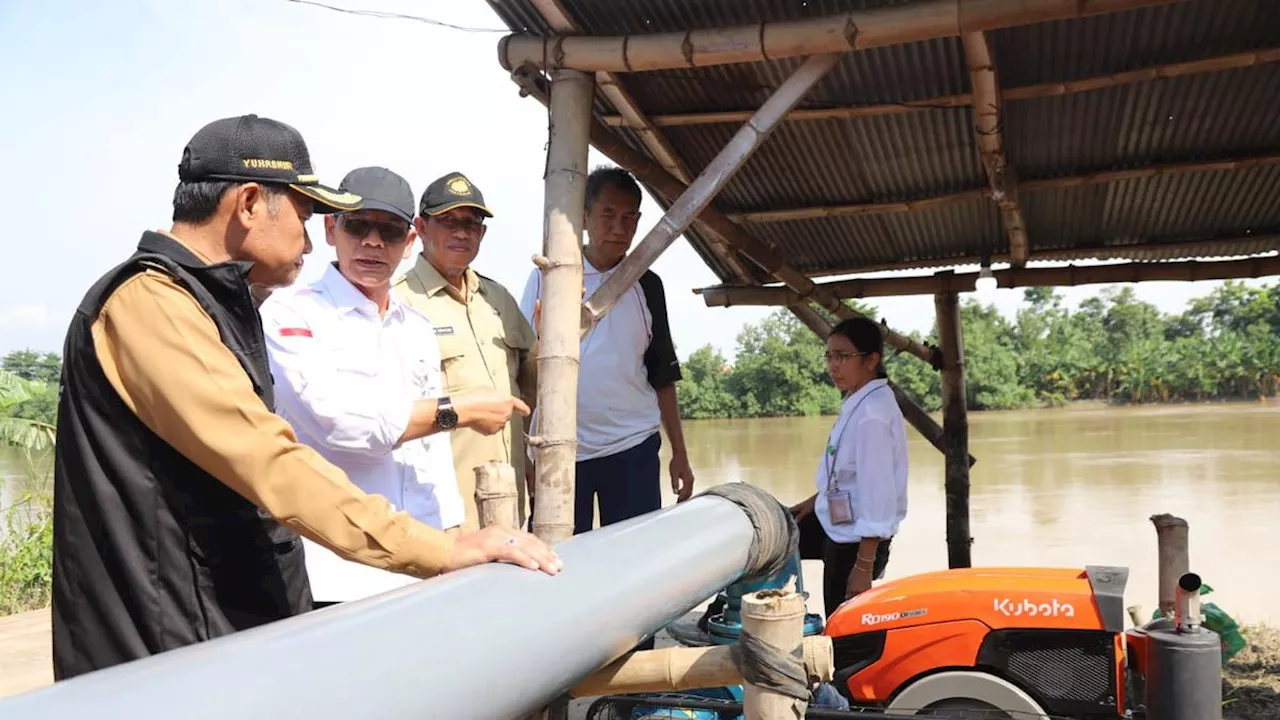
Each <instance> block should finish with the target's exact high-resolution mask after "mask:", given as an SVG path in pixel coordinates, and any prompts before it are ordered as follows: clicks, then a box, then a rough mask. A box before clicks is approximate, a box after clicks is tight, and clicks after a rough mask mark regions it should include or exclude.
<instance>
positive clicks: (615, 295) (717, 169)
mask: <svg viewBox="0 0 1280 720" xmlns="http://www.w3.org/2000/svg"><path fill="white" fill-rule="evenodd" d="M839 60H840V56H839V55H837V54H830V55H814V56H812V57H810V58H809V59H807V60H805V62H804V64H803V65H801V66H800V68H799V69H798V70H796V71H795V73H793V74H792V75H791V76H790V77H788V78H787V79H786V81H784V82H783V83H782V85H781V86H780V87H779V88H778V89H777V91H775V92H774V93H773V95H771V96H770V97H769V99H768V100H766V101H765V103H764V105H762V106H761V107H760V110H759V111H757V112H756V114H755V116H753V117H752V119H751V120H749V121H747V122H746V123H745V124H743V126H742V127H741V128H739V129H738V132H736V133H734V136H733V138H732V139H731V140H729V143H728V144H727V145H726V146H725V147H724V148H723V149H722V150H721V151H720V152H719V153H717V154H716V156H715V157H714V158H712V160H711V162H710V163H708V164H707V167H706V169H704V170H703V171H702V172H701V173H699V175H698V177H697V179H695V180H694V181H693V184H691V185H689V187H688V189H686V190H685V191H684V193H682V194H681V195H680V197H679V198H678V199H677V200H676V201H675V202H674V203H673V204H672V205H671V208H670V209H669V210H667V212H666V213H665V214H664V215H663V216H662V219H661V220H659V221H658V224H657V225H656V226H654V228H653V229H652V230H650V231H649V232H648V234H646V235H645V237H644V239H643V240H641V241H640V244H639V245H637V246H636V247H635V248H634V249H633V250H632V251H631V253H629V254H628V255H627V257H625V258H623V260H622V262H621V263H619V264H618V267H617V268H616V269H615V270H614V271H613V272H612V273H611V274H610V275H609V278H608V279H607V280H605V281H604V283H602V284H601V285H600V287H599V288H597V289H596V291H595V292H594V293H592V294H591V297H589V298H587V301H586V302H585V303H584V304H583V308H582V332H583V333H586V331H587V330H589V329H590V328H591V327H592V326H593V325H595V324H596V323H598V322H600V319H601V318H603V317H604V315H605V313H607V312H609V309H610V308H612V307H613V306H614V304H615V303H617V302H618V300H619V299H620V298H621V297H622V296H623V295H625V294H626V293H627V291H628V290H630V289H631V287H632V286H634V285H635V283H636V281H637V280H639V279H640V276H641V275H643V274H644V273H645V271H646V270H648V269H649V267H650V266H651V265H653V263H654V261H655V260H657V259H658V256H659V255H661V254H662V252H663V251H664V250H666V249H667V248H668V247H670V246H671V243H673V242H675V239H676V238H677V237H679V236H680V235H681V234H683V233H684V231H685V230H686V229H687V228H688V227H689V225H690V223H692V222H693V219H694V218H695V217H697V216H698V214H699V213H700V212H702V210H703V208H705V207H707V206H708V205H710V204H711V200H712V199H713V198H714V197H715V196H716V194H717V193H719V192H720V190H721V189H722V188H724V186H725V184H727V183H728V182H729V180H730V179H731V178H733V176H734V174H736V173H737V172H738V170H739V169H741V168H742V165H743V164H744V163H746V161H747V159H748V158H750V157H751V156H752V155H753V154H754V153H755V151H756V150H757V149H758V148H759V147H760V145H761V143H763V142H764V141H765V140H766V139H767V138H768V137H769V135H770V134H771V133H772V132H773V129H774V128H775V127H777V125H778V122H779V120H781V119H782V116H783V115H785V114H786V113H787V111H788V110H790V109H791V108H792V107H793V106H795V104H796V103H797V102H799V101H800V99H801V98H802V97H804V95H805V93H807V92H809V89H810V88H812V87H813V86H814V84H815V83H817V82H818V81H819V80H821V79H822V77H823V76H824V75H826V74H827V71H829V70H830V69H831V68H832V67H834V66H835V64H836V63H837V62H839ZM553 99H554V96H553Z"/></svg>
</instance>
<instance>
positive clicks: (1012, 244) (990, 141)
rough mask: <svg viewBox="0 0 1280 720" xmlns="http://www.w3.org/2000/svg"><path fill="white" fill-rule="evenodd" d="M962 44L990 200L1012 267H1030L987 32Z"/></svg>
mask: <svg viewBox="0 0 1280 720" xmlns="http://www.w3.org/2000/svg"><path fill="white" fill-rule="evenodd" d="M960 41H961V43H962V44H963V45H964V57H965V64H966V65H968V67H969V81H970V85H971V86H972V87H973V115H974V120H975V121H976V122H975V124H974V129H975V131H976V132H977V135H978V153H979V154H980V155H981V156H982V166H983V169H984V170H985V171H986V173H987V186H988V188H989V189H990V191H991V199H993V200H995V201H996V204H997V205H998V206H999V207H1000V218H1001V219H1002V220H1003V221H1004V231H1005V236H1006V237H1007V238H1008V240H1009V255H1010V257H1012V258H1013V266H1014V267H1022V266H1023V265H1026V264H1027V253H1028V248H1029V245H1030V241H1029V240H1028V238H1027V223H1026V221H1025V220H1024V219H1023V217H1022V207H1021V205H1019V204H1018V178H1017V172H1016V171H1015V170H1014V168H1013V166H1012V165H1010V164H1009V159H1008V157H1006V156H1005V152H1004V132H1003V130H1002V129H1001V128H1002V126H1003V122H1001V119H1002V114H1003V109H1002V108H1001V106H1000V82H999V80H998V79H997V78H996V64H995V60H994V59H992V56H991V46H990V44H989V43H988V42H987V36H986V34H985V33H982V32H967V33H964V34H963V35H961V36H960Z"/></svg>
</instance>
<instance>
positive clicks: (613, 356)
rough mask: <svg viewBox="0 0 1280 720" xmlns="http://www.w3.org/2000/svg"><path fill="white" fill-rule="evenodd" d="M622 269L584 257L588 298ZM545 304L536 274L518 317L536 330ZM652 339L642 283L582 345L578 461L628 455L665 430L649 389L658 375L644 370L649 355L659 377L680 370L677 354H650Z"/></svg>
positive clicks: (536, 272) (667, 339) (539, 274)
mask: <svg viewBox="0 0 1280 720" xmlns="http://www.w3.org/2000/svg"><path fill="white" fill-rule="evenodd" d="M619 266H620V264H619ZM619 266H614V267H613V268H612V269H610V270H608V271H601V270H598V269H596V268H595V267H594V266H593V265H592V264H591V262H590V261H588V260H587V259H586V258H585V257H584V258H583V259H582V283H583V285H584V286H585V288H586V293H587V297H591V294H592V293H593V292H595V291H596V289H597V288H599V287H600V286H601V285H602V284H604V281H605V280H607V279H609V276H610V275H612V274H613V273H614V271H616V270H617V268H618V267H619ZM655 280H656V276H655ZM659 287H660V286H659ZM541 298H542V272H541V271H539V270H537V269H535V270H534V271H533V272H532V273H531V274H530V275H529V280H528V281H527V282H526V283H525V288H524V295H523V297H522V298H521V300H520V311H521V312H522V313H524V316H525V317H526V318H527V319H528V320H529V324H530V325H532V324H533V306H534V301H536V300H540V299H541ZM664 302H665V299H664ZM660 320H665V318H661V319H660ZM658 330H659V331H662V332H663V335H664V337H663V338H657V339H665V343H664V344H663V345H664V347H665V346H669V345H670V331H669V330H667V329H666V327H665V325H663V326H662V327H659V328H658ZM654 335H655V328H654V318H653V316H652V314H651V313H650V312H649V304H648V302H647V299H646V297H645V294H644V288H642V287H641V283H636V284H634V285H632V286H631V289H629V290H627V293H626V295H624V296H623V297H622V299H621V300H619V301H618V303H617V304H616V305H614V306H613V308H612V309H611V310H609V312H608V313H606V314H605V316H604V318H603V319H601V320H600V322H599V323H597V324H596V326H595V327H594V328H592V329H591V330H590V331H588V333H587V335H586V337H584V338H583V339H582V342H581V344H580V346H579V370H578V457H577V459H578V460H579V461H582V460H591V459H593V458H599V457H606V456H609V455H616V454H617V453H620V452H622V451H624V450H629V449H631V448H633V447H635V446H636V445H639V444H640V443H642V442H644V441H645V440H646V439H648V438H649V436H651V435H653V434H654V433H656V432H658V429H659V428H660V427H661V426H662V416H661V414H660V413H659V410H658V394H657V392H656V391H655V390H654V389H653V386H652V385H651V384H650V376H651V374H652V373H653V372H654V370H652V369H651V368H650V366H649V365H648V364H646V353H650V358H649V362H650V363H653V364H654V365H655V367H656V366H658V365H661V366H663V367H661V368H660V369H659V370H658V371H659V372H662V373H668V372H670V371H669V370H667V368H666V366H669V365H677V364H676V363H674V350H671V351H670V352H669V353H666V352H664V353H660V354H659V355H667V356H668V357H659V356H655V355H654V354H653V353H651V345H652V344H653V341H654V340H655V337H654ZM677 372H678V365H677ZM667 377H670V376H667ZM676 377H678V374H677V376H676ZM536 422H537V418H536V413H535V418H534V423H536ZM536 432H537V430H536V427H535V429H532V430H531V434H536Z"/></svg>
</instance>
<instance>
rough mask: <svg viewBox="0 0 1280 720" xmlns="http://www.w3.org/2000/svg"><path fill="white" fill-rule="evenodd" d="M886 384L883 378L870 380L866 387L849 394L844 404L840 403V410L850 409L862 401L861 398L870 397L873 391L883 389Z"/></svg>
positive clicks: (886, 381)
mask: <svg viewBox="0 0 1280 720" xmlns="http://www.w3.org/2000/svg"><path fill="white" fill-rule="evenodd" d="M888 384H889V381H888V380H885V379H884V378H874V379H872V380H871V381H870V382H868V383H867V384H866V385H863V386H862V387H860V388H858V391H857V392H855V393H850V394H849V396H848V397H846V398H845V399H844V402H843V403H841V409H842V410H845V409H852V408H853V407H855V406H856V405H857V404H858V403H859V402H861V401H862V398H864V397H866V396H867V395H870V394H871V392H872V391H873V390H875V389H876V388H880V387H884V386H886V385H888Z"/></svg>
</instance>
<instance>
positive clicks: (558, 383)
mask: <svg viewBox="0 0 1280 720" xmlns="http://www.w3.org/2000/svg"><path fill="white" fill-rule="evenodd" d="M593 94H594V84H593V82H592V80H591V78H590V77H589V76H588V75H585V74H583V73H580V72H577V71H574V70H558V71H556V72H555V73H554V74H553V76H552V92H551V99H550V100H551V138H550V143H549V145H548V149H547V179H546V223H547V225H546V240H545V241H544V244H543V255H544V256H545V257H546V258H547V262H546V264H545V267H543V268H542V287H543V291H542V329H541V334H540V337H539V339H538V434H539V437H538V438H530V440H529V442H530V444H531V445H533V446H534V448H535V452H536V457H537V464H536V480H535V487H536V488H537V489H536V496H537V498H538V501H537V502H536V503H534V511H533V532H534V534H535V535H537V536H538V537H539V538H541V539H543V540H544V541H546V542H549V543H556V542H559V541H561V540H565V539H567V538H569V537H570V536H572V535H573V503H574V468H575V465H576V461H577V448H578V439H577V424H578V412H577V411H578V346H579V343H578V333H577V332H575V331H574V328H575V326H576V325H577V316H578V307H579V302H580V301H581V298H582V226H583V213H584V212H585V208H586V189H587V184H586V178H587V143H588V131H589V128H590V123H591V102H592V97H593Z"/></svg>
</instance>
